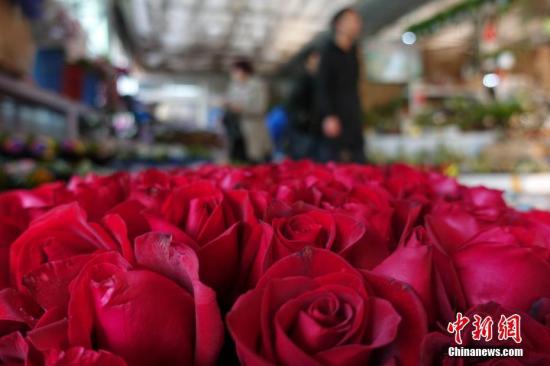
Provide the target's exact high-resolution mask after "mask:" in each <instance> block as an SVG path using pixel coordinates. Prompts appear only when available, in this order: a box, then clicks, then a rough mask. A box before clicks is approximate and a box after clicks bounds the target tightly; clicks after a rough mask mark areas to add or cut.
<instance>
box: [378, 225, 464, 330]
mask: <svg viewBox="0 0 550 366" xmlns="http://www.w3.org/2000/svg"><path fill="white" fill-rule="evenodd" d="M373 272H374V273H377V274H380V275H384V276H387V277H390V278H395V279H396V280H399V281H402V282H404V283H407V284H409V285H410V286H412V288H413V289H414V290H415V291H416V292H417V294H418V295H419V297H420V299H421V300H422V303H423V304H424V307H425V308H426V313H427V314H428V317H429V320H430V323H433V322H435V321H440V322H446V321H449V320H450V319H452V318H453V317H454V316H455V312H456V310H457V309H459V310H461V309H464V308H465V306H466V302H465V298H464V294H463V290H462V286H461V284H460V280H459V277H458V275H457V273H456V270H455V268H454V266H453V263H452V260H451V258H450V257H449V256H448V255H447V254H445V253H444V252H443V251H442V250H441V249H440V248H438V247H437V246H436V245H434V244H433V241H432V240H431V239H430V238H429V236H428V235H427V233H426V230H425V229H424V228H422V227H418V228H416V229H414V230H413V231H412V233H411V235H410V237H408V238H407V237H404V238H403V240H402V241H401V242H400V244H399V246H398V247H397V248H396V250H395V251H394V252H393V253H392V254H391V255H390V256H389V257H388V258H386V259H385V260H384V261H383V262H382V263H380V264H379V265H378V266H377V267H376V268H374V270H373Z"/></svg>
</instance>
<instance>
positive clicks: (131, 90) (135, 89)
mask: <svg viewBox="0 0 550 366" xmlns="http://www.w3.org/2000/svg"><path fill="white" fill-rule="evenodd" d="M116 88H117V91H118V94H119V95H123V96H124V95H131V96H135V95H137V94H138V93H139V81H137V80H136V79H134V78H133V77H130V76H126V75H123V76H121V77H119V78H118V79H117V82H116Z"/></svg>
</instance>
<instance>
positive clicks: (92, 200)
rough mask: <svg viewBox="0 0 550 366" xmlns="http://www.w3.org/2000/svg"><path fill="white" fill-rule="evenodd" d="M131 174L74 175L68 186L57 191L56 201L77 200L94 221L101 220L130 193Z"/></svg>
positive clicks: (58, 202)
mask: <svg viewBox="0 0 550 366" xmlns="http://www.w3.org/2000/svg"><path fill="white" fill-rule="evenodd" d="M129 189H130V176H129V175H128V173H116V174H113V175H109V176H96V175H93V174H91V175H88V176H86V177H84V178H81V177H73V178H72V179H71V181H70V182H69V183H68V184H67V188H66V189H63V190H59V191H58V192H57V193H56V203H57V204H64V203H70V202H74V201H77V202H78V203H79V205H80V207H82V208H83V209H84V211H86V213H87V215H88V217H89V218H90V220H92V221H98V220H100V219H101V218H102V217H103V216H104V215H105V214H106V213H107V211H109V210H110V209H111V208H113V207H114V206H116V205H117V204H119V203H122V202H124V201H125V200H126V199H127V198H128V195H129Z"/></svg>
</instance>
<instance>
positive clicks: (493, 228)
mask: <svg viewBox="0 0 550 366" xmlns="http://www.w3.org/2000/svg"><path fill="white" fill-rule="evenodd" d="M497 201H498V200H497ZM483 212H484V214H483V215H484V216H485V217H484V219H481V218H480V217H476V216H475V215H474V213H472V212H471V211H470V212H468V211H465V210H464V209H463V208H462V207H460V205H457V204H453V205H439V206H438V207H436V208H435V209H434V211H433V212H432V213H431V214H430V215H428V216H427V217H426V222H427V227H428V229H429V232H430V234H431V237H432V238H433V240H434V242H435V243H437V245H439V246H440V247H441V248H442V249H443V250H444V251H445V252H446V253H447V254H448V255H449V256H450V257H451V258H452V261H453V265H454V268H455V270H456V272H457V274H458V277H459V279H460V283H461V285H462V288H463V291H464V296H465V297H466V302H467V305H468V306H474V305H478V304H484V303H487V302H489V301H494V302H496V303H499V304H501V305H502V306H506V307H509V308H512V309H519V310H522V311H527V310H528V309H529V307H530V306H531V304H532V303H533V302H534V301H536V300H538V299H539V298H541V297H550V257H549V256H548V250H546V249H542V248H541V250H533V248H532V247H525V246H524V245H522V243H521V242H520V241H518V239H517V238H516V237H515V236H514V235H512V233H511V232H510V230H509V228H508V226H506V224H505V220H504V219H503V218H502V219H501V218H500V215H498V218H497V220H499V222H500V221H502V223H501V224H497V223H494V222H489V221H487V220H486V219H487V218H488V217H487V215H488V216H489V217H490V218H491V219H494V218H495V215H493V214H488V212H491V211H485V210H484V211H483Z"/></svg>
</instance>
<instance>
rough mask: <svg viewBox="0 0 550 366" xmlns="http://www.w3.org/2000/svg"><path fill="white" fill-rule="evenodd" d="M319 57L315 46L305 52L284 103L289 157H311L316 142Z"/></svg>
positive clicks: (313, 154)
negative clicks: (303, 60)
mask: <svg viewBox="0 0 550 366" xmlns="http://www.w3.org/2000/svg"><path fill="white" fill-rule="evenodd" d="M320 57H321V55H320V53H319V51H317V50H315V49H312V50H310V51H309V52H308V53H307V55H306V59H305V63H304V70H303V72H302V74H301V75H300V76H299V77H298V78H297V79H296V80H295V82H294V84H293V86H292V89H291V91H290V95H289V98H288V100H287V103H286V110H287V112H288V115H289V120H290V131H289V143H288V154H289V156H290V157H291V158H292V159H306V158H314V157H315V150H314V149H315V146H317V145H318V144H319V141H318V140H319V132H318V131H316V126H317V125H318V124H317V123H316V120H317V116H316V110H317V108H316V93H317V71H318V69H319V61H320Z"/></svg>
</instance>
